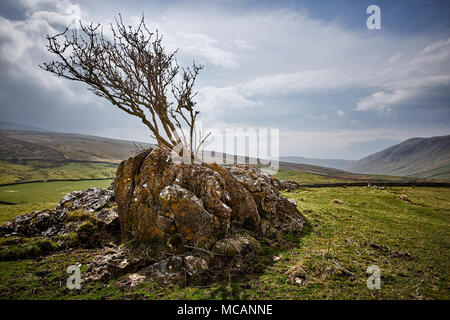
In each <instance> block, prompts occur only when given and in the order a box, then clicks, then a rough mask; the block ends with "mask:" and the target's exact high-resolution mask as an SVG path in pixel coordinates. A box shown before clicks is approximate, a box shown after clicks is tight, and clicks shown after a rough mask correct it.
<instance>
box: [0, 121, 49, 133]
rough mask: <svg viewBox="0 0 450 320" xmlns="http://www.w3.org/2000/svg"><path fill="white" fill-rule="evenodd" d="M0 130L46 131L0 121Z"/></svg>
mask: <svg viewBox="0 0 450 320" xmlns="http://www.w3.org/2000/svg"><path fill="white" fill-rule="evenodd" d="M0 130H28V131H48V130H45V129H42V128H38V127H34V126H30V125H28V124H21V123H14V122H7V121H0Z"/></svg>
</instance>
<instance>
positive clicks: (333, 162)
mask: <svg viewBox="0 0 450 320" xmlns="http://www.w3.org/2000/svg"><path fill="white" fill-rule="evenodd" d="M280 161H283V162H290V163H299V164H310V165H313V166H322V167H328V168H334V169H342V170H345V169H347V168H349V167H350V166H352V165H353V164H355V163H356V160H344V159H313V158H304V157H280Z"/></svg>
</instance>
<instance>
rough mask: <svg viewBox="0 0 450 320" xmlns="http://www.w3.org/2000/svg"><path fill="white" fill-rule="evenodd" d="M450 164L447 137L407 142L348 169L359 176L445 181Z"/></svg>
mask: <svg viewBox="0 0 450 320" xmlns="http://www.w3.org/2000/svg"><path fill="white" fill-rule="evenodd" d="M449 165H450V135H448V136H440V137H432V138H413V139H409V140H406V141H404V142H402V143H400V144H397V145H394V146H392V147H389V148H387V149H385V150H382V151H380V152H377V153H375V154H372V155H370V156H367V157H365V158H363V159H361V160H359V161H358V162H356V163H355V164H354V165H352V166H351V167H350V168H349V170H350V171H352V172H358V173H371V174H389V175H398V176H412V177H421V178H434V179H448V178H449V174H450V170H449V169H450V167H449Z"/></svg>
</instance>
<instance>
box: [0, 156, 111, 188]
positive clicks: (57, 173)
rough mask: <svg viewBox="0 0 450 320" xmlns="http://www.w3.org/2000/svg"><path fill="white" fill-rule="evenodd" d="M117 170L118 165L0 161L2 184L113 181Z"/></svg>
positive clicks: (0, 180)
mask: <svg viewBox="0 0 450 320" xmlns="http://www.w3.org/2000/svg"><path fill="white" fill-rule="evenodd" d="M116 168H117V165H116V164H109V163H95V162H70V161H69V162H52V161H44V160H24V161H22V162H21V163H12V162H7V161H0V184H6V183H13V182H24V181H42V180H67V179H71V180H82V179H103V178H111V179H112V178H114V177H115V174H116Z"/></svg>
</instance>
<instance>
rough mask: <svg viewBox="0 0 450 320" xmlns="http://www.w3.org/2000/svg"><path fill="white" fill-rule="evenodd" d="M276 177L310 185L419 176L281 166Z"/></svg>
mask: <svg viewBox="0 0 450 320" xmlns="http://www.w3.org/2000/svg"><path fill="white" fill-rule="evenodd" d="M275 177H277V178H278V179H281V180H285V179H289V180H293V181H296V182H298V183H300V184H304V185H309V184H326V183H339V182H347V183H350V182H376V181H389V182H398V181H404V180H410V181H411V180H417V181H419V180H420V179H418V178H413V177H411V178H409V179H406V178H403V177H395V176H384V175H370V174H356V173H349V172H344V173H342V172H337V173H333V172H331V173H328V174H327V172H324V173H323V174H314V173H309V172H304V171H296V170H290V169H283V168H281V169H280V170H279V171H278V172H277V173H276V174H275Z"/></svg>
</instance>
